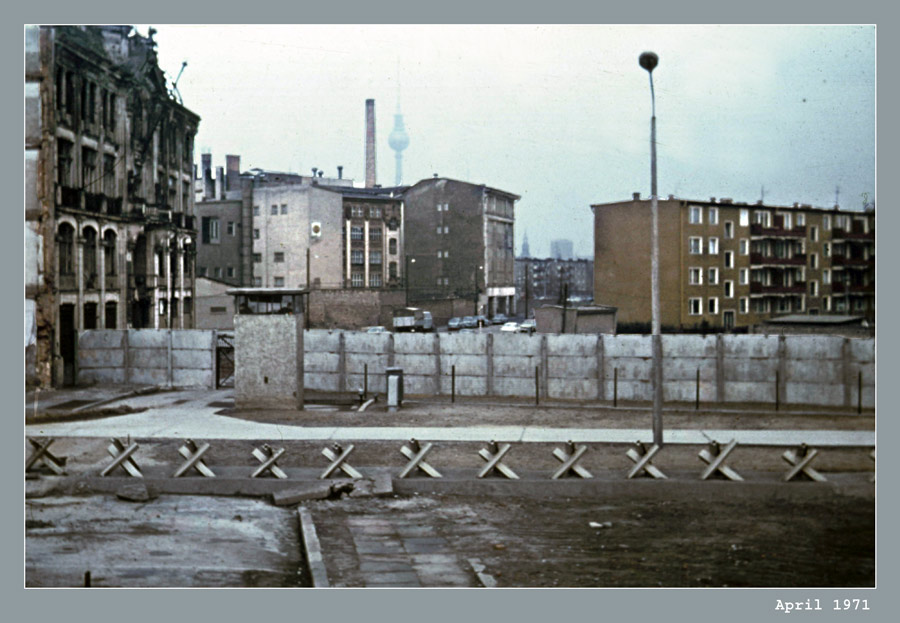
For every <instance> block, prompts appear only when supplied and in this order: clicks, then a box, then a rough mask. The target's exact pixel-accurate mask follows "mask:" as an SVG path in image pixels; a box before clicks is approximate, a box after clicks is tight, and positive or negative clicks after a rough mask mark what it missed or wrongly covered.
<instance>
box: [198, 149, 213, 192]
mask: <svg viewBox="0 0 900 623" xmlns="http://www.w3.org/2000/svg"><path fill="white" fill-rule="evenodd" d="M200 163H201V165H202V168H203V199H204V200H208V199H212V198H213V195H214V194H215V189H214V186H213V180H212V154H201V156H200Z"/></svg>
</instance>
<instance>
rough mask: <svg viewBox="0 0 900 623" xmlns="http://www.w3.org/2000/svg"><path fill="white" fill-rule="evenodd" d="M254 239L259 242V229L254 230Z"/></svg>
mask: <svg viewBox="0 0 900 623" xmlns="http://www.w3.org/2000/svg"><path fill="white" fill-rule="evenodd" d="M253 239H254V240H259V230H258V229H254V230H253Z"/></svg>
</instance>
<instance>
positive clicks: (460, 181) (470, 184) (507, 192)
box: [413, 177, 522, 201]
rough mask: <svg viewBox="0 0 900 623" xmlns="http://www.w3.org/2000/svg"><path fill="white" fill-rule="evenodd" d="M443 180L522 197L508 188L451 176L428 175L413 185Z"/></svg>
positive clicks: (514, 198)
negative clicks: (507, 189)
mask: <svg viewBox="0 0 900 623" xmlns="http://www.w3.org/2000/svg"><path fill="white" fill-rule="evenodd" d="M441 180H443V181H445V182H453V183H455V184H468V185H469V186H480V187H481V188H483V189H485V190H489V191H491V192H493V193H497V194H499V195H505V196H507V197H509V198H511V199H512V200H513V201H518V200H519V199H521V198H522V197H521V196H520V195H517V194H515V193H511V192H509V191H506V190H500V189H499V188H493V187H491V186H487V185H485V184H476V183H474V182H464V181H463V180H455V179H453V178H450V177H427V178H425V179H423V180H419V181H418V182H416V183H415V184H413V186H418V185H420V184H429V183H432V182H438V181H441Z"/></svg>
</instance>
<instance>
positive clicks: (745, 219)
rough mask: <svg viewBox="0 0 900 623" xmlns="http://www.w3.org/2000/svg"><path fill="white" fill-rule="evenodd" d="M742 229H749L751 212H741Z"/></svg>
mask: <svg viewBox="0 0 900 623" xmlns="http://www.w3.org/2000/svg"><path fill="white" fill-rule="evenodd" d="M740 224H741V227H747V226H748V225H749V224H750V210H743V209H742V210H741V220H740Z"/></svg>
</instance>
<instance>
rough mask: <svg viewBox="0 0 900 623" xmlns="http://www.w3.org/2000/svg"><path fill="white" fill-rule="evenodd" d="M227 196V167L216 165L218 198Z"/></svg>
mask: <svg viewBox="0 0 900 623" xmlns="http://www.w3.org/2000/svg"><path fill="white" fill-rule="evenodd" d="M224 198H225V167H216V199H224Z"/></svg>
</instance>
